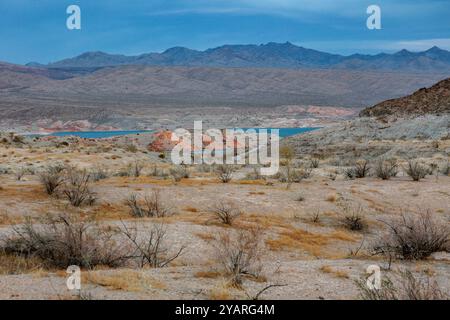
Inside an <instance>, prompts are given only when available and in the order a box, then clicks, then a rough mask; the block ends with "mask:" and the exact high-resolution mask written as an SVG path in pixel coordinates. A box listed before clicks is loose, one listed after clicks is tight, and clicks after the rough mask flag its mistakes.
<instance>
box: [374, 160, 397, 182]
mask: <svg viewBox="0 0 450 320" xmlns="http://www.w3.org/2000/svg"><path fill="white" fill-rule="evenodd" d="M397 173H398V165H397V161H396V160H393V159H391V160H385V159H380V160H378V161H377V163H376V165H375V175H376V176H377V177H378V178H380V179H383V180H389V179H390V178H392V177H395V176H396V175H397Z"/></svg>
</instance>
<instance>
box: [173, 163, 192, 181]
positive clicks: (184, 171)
mask: <svg viewBox="0 0 450 320" xmlns="http://www.w3.org/2000/svg"><path fill="white" fill-rule="evenodd" d="M170 175H171V176H172V178H173V180H174V181H175V182H179V181H181V179H188V178H189V177H190V173H189V169H188V167H187V166H186V165H180V166H177V167H176V168H172V169H170Z"/></svg>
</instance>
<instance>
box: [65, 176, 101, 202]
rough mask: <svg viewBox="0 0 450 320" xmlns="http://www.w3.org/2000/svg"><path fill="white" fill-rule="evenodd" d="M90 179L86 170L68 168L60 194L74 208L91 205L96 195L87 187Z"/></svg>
mask: <svg viewBox="0 0 450 320" xmlns="http://www.w3.org/2000/svg"><path fill="white" fill-rule="evenodd" d="M90 179H91V178H90V174H89V173H88V172H87V171H86V170H77V169H75V168H68V171H67V179H66V182H65V184H64V188H63V190H62V193H63V195H64V196H65V197H66V198H67V200H69V202H70V203H71V204H72V205H73V206H74V207H80V206H81V205H93V204H94V202H95V201H96V199H97V198H96V194H95V193H94V192H92V191H91V189H90V186H89V181H90Z"/></svg>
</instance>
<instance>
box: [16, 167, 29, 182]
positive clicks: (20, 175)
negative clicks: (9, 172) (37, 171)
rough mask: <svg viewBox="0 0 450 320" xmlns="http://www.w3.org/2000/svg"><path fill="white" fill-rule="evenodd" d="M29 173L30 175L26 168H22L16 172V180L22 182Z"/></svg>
mask: <svg viewBox="0 0 450 320" xmlns="http://www.w3.org/2000/svg"><path fill="white" fill-rule="evenodd" d="M27 173H28V170H27V169H26V168H23V167H21V168H19V169H17V171H16V179H17V181H21V180H22V178H23V177H24V176H25V175H26V174H27Z"/></svg>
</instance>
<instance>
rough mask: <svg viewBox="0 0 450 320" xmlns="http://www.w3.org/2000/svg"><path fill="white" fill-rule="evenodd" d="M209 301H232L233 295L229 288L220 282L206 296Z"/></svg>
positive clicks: (226, 284)
mask: <svg viewBox="0 0 450 320" xmlns="http://www.w3.org/2000/svg"><path fill="white" fill-rule="evenodd" d="M208 299H209V300H232V299H233V293H232V292H231V289H230V286H229V284H228V283H226V282H221V283H219V284H218V285H216V286H215V287H213V288H211V290H210V291H209V294H208Z"/></svg>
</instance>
